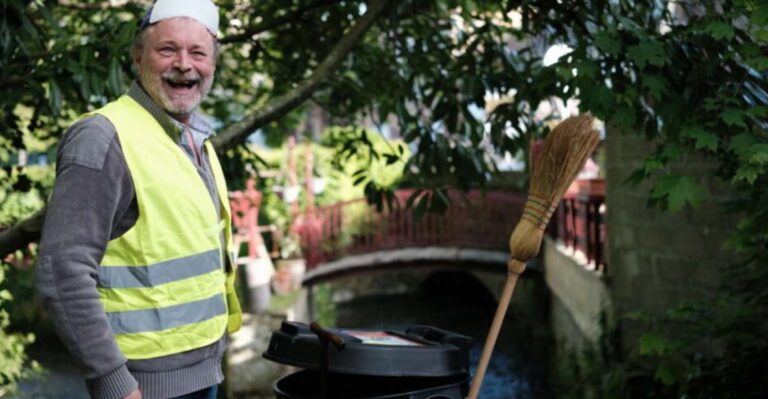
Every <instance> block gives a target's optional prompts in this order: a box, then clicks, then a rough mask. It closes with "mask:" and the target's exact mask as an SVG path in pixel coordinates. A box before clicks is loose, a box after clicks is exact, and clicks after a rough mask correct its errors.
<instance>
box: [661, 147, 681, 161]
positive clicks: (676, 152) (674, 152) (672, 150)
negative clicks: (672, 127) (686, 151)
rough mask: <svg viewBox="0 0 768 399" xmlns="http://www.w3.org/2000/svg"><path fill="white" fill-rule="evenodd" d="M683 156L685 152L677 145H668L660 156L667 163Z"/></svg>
mask: <svg viewBox="0 0 768 399" xmlns="http://www.w3.org/2000/svg"><path fill="white" fill-rule="evenodd" d="M682 155H683V150H682V149H681V148H680V146H679V145H677V144H675V143H667V144H666V145H665V146H664V148H663V149H662V150H661V154H659V156H660V157H661V158H662V159H664V160H665V161H667V162H669V161H674V160H676V159H680V156H682Z"/></svg>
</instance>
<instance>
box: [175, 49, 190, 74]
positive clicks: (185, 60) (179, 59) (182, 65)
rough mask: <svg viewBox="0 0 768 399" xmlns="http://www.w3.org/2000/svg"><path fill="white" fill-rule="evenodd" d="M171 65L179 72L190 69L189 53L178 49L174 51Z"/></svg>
mask: <svg viewBox="0 0 768 399" xmlns="http://www.w3.org/2000/svg"><path fill="white" fill-rule="evenodd" d="M173 66H174V68H176V69H178V70H179V71H181V72H186V71H188V70H190V69H192V64H191V63H190V59H189V54H188V53H187V52H186V51H179V52H178V53H176V60H175V61H174V63H173Z"/></svg>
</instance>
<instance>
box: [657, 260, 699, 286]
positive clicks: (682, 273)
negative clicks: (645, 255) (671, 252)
mask: <svg viewBox="0 0 768 399" xmlns="http://www.w3.org/2000/svg"><path fill="white" fill-rule="evenodd" d="M699 265H701V263H700V262H697V261H693V260H686V259H683V258H679V257H658V258H657V259H656V264H655V268H656V274H657V275H658V276H659V278H661V279H662V280H663V281H665V282H666V283H669V284H671V285H673V286H676V285H679V286H688V285H690V284H691V283H692V279H691V276H693V275H694V274H695V273H696V271H697V270H698V269H699Z"/></svg>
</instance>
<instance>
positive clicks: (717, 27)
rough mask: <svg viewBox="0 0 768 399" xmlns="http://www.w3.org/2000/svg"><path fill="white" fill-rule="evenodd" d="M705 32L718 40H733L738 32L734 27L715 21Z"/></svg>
mask: <svg viewBox="0 0 768 399" xmlns="http://www.w3.org/2000/svg"><path fill="white" fill-rule="evenodd" d="M704 30H705V31H707V32H709V33H710V34H711V35H712V37H714V38H715V39H717V40H723V39H726V40H731V39H733V36H734V35H735V34H736V32H735V31H734V30H733V26H731V25H730V24H727V23H725V22H722V21H715V22H712V23H710V24H709V25H707V27H706V29H704Z"/></svg>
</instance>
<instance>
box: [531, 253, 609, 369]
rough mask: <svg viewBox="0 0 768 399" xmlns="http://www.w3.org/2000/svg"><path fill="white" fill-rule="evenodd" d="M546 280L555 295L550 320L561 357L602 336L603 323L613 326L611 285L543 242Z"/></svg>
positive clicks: (600, 274) (599, 274)
mask: <svg viewBox="0 0 768 399" xmlns="http://www.w3.org/2000/svg"><path fill="white" fill-rule="evenodd" d="M543 254H544V265H545V268H544V279H545V281H546V282H547V286H548V287H549V289H550V291H551V293H552V308H551V310H550V320H551V323H552V331H553V334H554V336H555V339H556V341H557V343H558V349H559V350H558V353H562V354H563V355H568V352H569V351H574V350H575V351H576V352H579V353H580V352H582V350H583V349H586V348H587V347H589V346H594V345H596V344H597V343H598V340H599V339H600V338H601V336H602V334H603V332H604V331H603V325H602V324H601V322H600V321H601V319H602V318H603V317H607V318H608V321H609V323H610V322H612V315H613V311H612V309H613V307H612V303H611V302H612V301H611V298H610V292H609V289H608V285H607V284H606V281H605V278H604V275H603V274H602V273H600V272H597V271H593V270H588V269H587V268H586V267H585V265H583V264H579V263H578V262H577V261H576V260H575V259H574V258H573V257H572V256H569V254H568V252H567V250H565V249H564V248H563V247H562V246H560V245H558V244H557V243H556V242H555V241H553V240H551V239H546V241H545V242H544V249H543Z"/></svg>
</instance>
